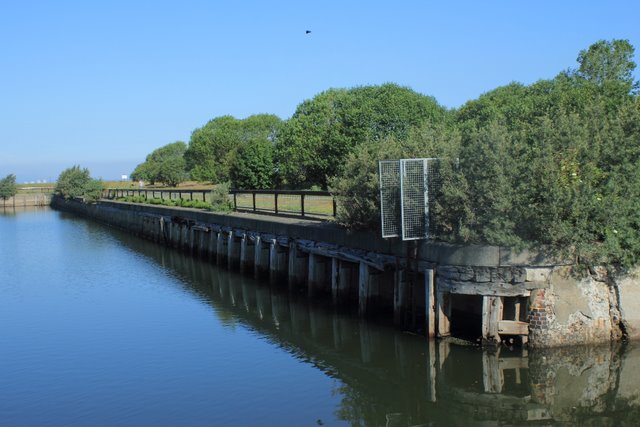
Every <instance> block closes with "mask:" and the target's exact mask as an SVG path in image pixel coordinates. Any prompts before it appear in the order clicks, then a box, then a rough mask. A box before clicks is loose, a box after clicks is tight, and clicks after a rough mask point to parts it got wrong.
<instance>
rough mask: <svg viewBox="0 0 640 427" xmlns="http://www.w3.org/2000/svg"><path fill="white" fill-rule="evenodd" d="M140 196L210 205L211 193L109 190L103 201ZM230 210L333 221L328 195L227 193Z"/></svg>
mask: <svg viewBox="0 0 640 427" xmlns="http://www.w3.org/2000/svg"><path fill="white" fill-rule="evenodd" d="M127 196H140V197H144V198H145V199H148V198H159V199H162V200H164V199H167V200H177V199H183V200H185V199H186V200H200V201H203V202H210V201H211V190H191V189H189V190H179V189H176V190H156V189H153V188H150V189H146V188H141V189H131V188H109V189H106V190H105V191H104V197H105V198H108V199H116V198H120V197H127ZM229 197H230V199H231V201H232V202H233V209H234V210H236V211H241V212H255V213H268V214H275V215H291V216H302V217H335V216H336V201H335V198H334V197H333V196H332V195H331V193H329V192H328V191H297V190H231V191H229Z"/></svg>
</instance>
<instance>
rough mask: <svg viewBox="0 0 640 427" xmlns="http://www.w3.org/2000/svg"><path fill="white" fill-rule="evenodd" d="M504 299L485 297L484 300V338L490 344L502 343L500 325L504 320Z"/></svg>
mask: <svg viewBox="0 0 640 427" xmlns="http://www.w3.org/2000/svg"><path fill="white" fill-rule="evenodd" d="M502 311H503V301H502V297H495V296H485V297H484V298H483V299H482V338H483V339H484V340H487V341H489V342H495V343H496V344H497V343H499V342H500V334H499V333H498V323H499V322H500V320H501V319H502Z"/></svg>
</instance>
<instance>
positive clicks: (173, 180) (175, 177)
mask: <svg viewBox="0 0 640 427" xmlns="http://www.w3.org/2000/svg"><path fill="white" fill-rule="evenodd" d="M186 151H187V144H185V143H184V142H182V141H176V142H173V143H171V144H167V145H164V146H162V147H160V148H158V149H156V150H154V151H153V152H152V153H151V154H149V155H148V156H147V158H146V160H145V161H144V163H141V164H139V165H138V166H137V167H136V168H135V170H134V171H133V172H132V173H131V178H132V179H134V180H143V181H149V182H150V183H151V184H155V183H156V182H162V183H164V184H166V185H168V186H172V187H175V186H177V185H178V184H180V183H181V182H183V181H186V180H187V178H188V174H187V172H186V161H185V159H184V154H185V152H186Z"/></svg>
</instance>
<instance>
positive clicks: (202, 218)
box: [78, 200, 566, 267]
mask: <svg viewBox="0 0 640 427" xmlns="http://www.w3.org/2000/svg"><path fill="white" fill-rule="evenodd" d="M80 206H82V205H80ZM80 206H78V208H79V209H82V208H81V207H80ZM85 206H86V208H85V209H89V210H90V209H117V210H120V211H128V212H136V213H139V214H154V215H162V216H172V217H173V216H178V217H184V218H186V219H189V220H193V221H197V222H201V223H207V224H217V225H219V226H221V227H229V228H232V229H236V228H237V229H244V230H251V231H255V232H258V233H268V234H272V235H274V236H287V237H289V238H291V239H304V240H312V241H315V242H326V243H330V244H334V245H338V246H345V247H349V248H354V249H362V250H365V251H367V252H376V253H380V254H386V255H392V256H396V257H399V258H404V257H406V254H407V247H408V246H407V245H408V244H410V243H408V242H402V241H401V240H399V239H382V238H381V237H380V236H379V235H378V233H376V232H365V231H350V230H346V229H344V228H341V227H339V226H337V225H336V224H333V223H331V222H327V221H317V220H308V219H297V218H287V217H278V216H270V215H258V214H251V213H241V212H231V213H225V214H223V213H215V212H208V211H204V210H199V209H191V208H179V207H167V206H158V205H143V204H135V203H125V202H116V201H108V200H101V201H99V202H98V203H97V204H95V205H85ZM87 213H89V212H87ZM418 259H419V261H422V262H427V263H433V264H440V265H459V266H478V267H510V266H538V267H541V266H550V265H558V262H557V260H556V259H555V258H554V257H553V256H552V255H551V254H548V253H545V252H535V251H515V250H513V249H510V248H503V247H498V246H489V245H455V244H450V243H444V242H428V241H425V242H421V243H420V244H419V247H418ZM565 264H566V263H565Z"/></svg>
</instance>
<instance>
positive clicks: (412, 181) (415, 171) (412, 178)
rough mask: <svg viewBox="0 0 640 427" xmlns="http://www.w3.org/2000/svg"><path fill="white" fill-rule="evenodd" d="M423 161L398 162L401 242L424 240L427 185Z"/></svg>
mask: <svg viewBox="0 0 640 427" xmlns="http://www.w3.org/2000/svg"><path fill="white" fill-rule="evenodd" d="M425 169H426V162H425V161H424V159H403V160H400V192H401V204H400V215H401V218H402V240H416V239H426V238H427V237H428V228H427V222H428V220H427V213H428V206H427V196H428V195H427V183H426V173H425Z"/></svg>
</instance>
